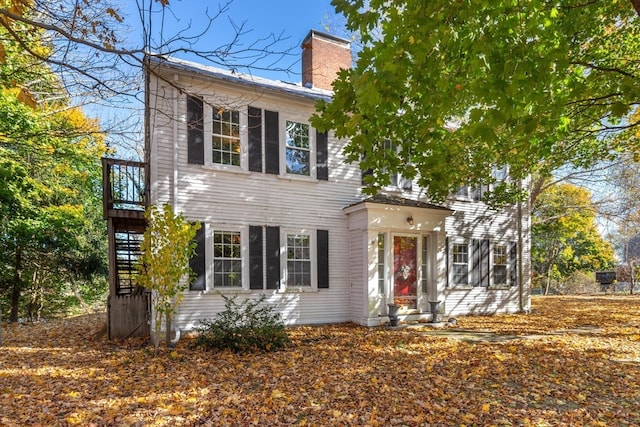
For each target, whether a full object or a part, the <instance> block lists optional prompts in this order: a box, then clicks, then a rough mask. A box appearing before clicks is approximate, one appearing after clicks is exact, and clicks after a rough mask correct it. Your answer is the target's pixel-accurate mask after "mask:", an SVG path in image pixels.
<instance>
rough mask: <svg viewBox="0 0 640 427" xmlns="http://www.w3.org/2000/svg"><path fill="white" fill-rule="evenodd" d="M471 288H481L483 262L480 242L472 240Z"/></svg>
mask: <svg viewBox="0 0 640 427" xmlns="http://www.w3.org/2000/svg"><path fill="white" fill-rule="evenodd" d="M470 249H471V286H480V277H481V269H482V262H481V257H480V240H477V239H473V240H471V247H470Z"/></svg>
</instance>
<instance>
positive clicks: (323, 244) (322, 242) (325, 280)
mask: <svg viewBox="0 0 640 427" xmlns="http://www.w3.org/2000/svg"><path fill="white" fill-rule="evenodd" d="M316 244H317V247H318V248H317V249H318V288H328V287H329V230H318V231H317V242H316Z"/></svg>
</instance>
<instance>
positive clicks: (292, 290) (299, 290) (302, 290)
mask: <svg viewBox="0 0 640 427" xmlns="http://www.w3.org/2000/svg"><path fill="white" fill-rule="evenodd" d="M278 293H279V294H304V293H318V288H312V287H308V288H284V289H281V290H279V291H278Z"/></svg>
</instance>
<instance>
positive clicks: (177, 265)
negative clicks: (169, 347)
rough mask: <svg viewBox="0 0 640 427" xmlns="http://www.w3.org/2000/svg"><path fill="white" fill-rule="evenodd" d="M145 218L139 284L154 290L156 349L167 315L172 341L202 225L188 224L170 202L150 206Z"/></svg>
mask: <svg viewBox="0 0 640 427" xmlns="http://www.w3.org/2000/svg"><path fill="white" fill-rule="evenodd" d="M145 218H146V219H147V223H148V225H147V229H146V230H145V232H144V236H143V240H142V244H141V251H142V255H141V257H140V260H139V263H138V272H139V274H138V284H139V285H140V286H143V287H145V288H147V289H149V290H151V292H152V296H151V301H152V303H151V305H152V310H153V321H154V334H153V335H154V336H153V344H154V346H155V348H156V349H157V348H158V347H159V345H160V333H161V331H162V320H163V318H165V317H166V334H167V335H166V336H167V341H169V338H170V333H171V330H170V329H171V328H170V324H171V320H172V319H173V316H174V315H175V313H176V310H177V307H178V305H179V304H180V302H181V301H182V292H183V291H184V290H185V289H186V288H187V286H188V284H189V280H190V273H191V268H189V258H190V257H191V256H192V255H193V253H194V252H195V242H194V240H193V239H194V237H195V234H196V231H197V230H198V228H200V224H198V223H196V224H191V223H189V222H188V221H187V220H186V219H185V218H184V216H183V215H182V214H181V213H180V214H176V213H174V211H173V208H172V207H171V205H169V204H165V205H164V206H163V207H161V208H160V207H158V206H150V207H149V208H148V209H147V211H146V212H145Z"/></svg>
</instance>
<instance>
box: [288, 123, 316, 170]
mask: <svg viewBox="0 0 640 427" xmlns="http://www.w3.org/2000/svg"><path fill="white" fill-rule="evenodd" d="M285 123H286V125H285V145H286V147H285V150H286V152H285V162H286V173H290V174H295V175H304V176H310V175H311V143H310V138H309V125H308V124H306V123H299V122H294V121H290V120H287V121H286V122H285Z"/></svg>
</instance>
